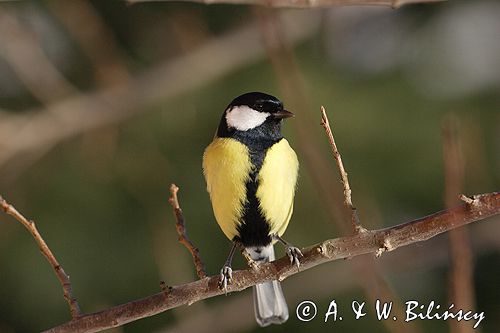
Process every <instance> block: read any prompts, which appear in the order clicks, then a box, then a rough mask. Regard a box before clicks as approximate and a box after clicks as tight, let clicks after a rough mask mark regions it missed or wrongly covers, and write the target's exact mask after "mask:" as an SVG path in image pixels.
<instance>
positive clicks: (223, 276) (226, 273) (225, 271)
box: [219, 242, 239, 294]
mask: <svg viewBox="0 0 500 333" xmlns="http://www.w3.org/2000/svg"><path fill="white" fill-rule="evenodd" d="M237 246H239V243H238V242H233V245H232V246H231V250H230V251H229V255H228V256H227V259H226V262H225V263H224V266H222V269H221V270H220V280H219V288H220V289H223V290H224V292H225V293H226V294H227V285H228V284H230V283H231V280H232V279H233V269H232V268H231V263H232V261H233V256H234V251H235V250H236V247H237Z"/></svg>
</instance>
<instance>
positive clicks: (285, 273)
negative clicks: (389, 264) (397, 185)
mask: <svg viewBox="0 0 500 333" xmlns="http://www.w3.org/2000/svg"><path fill="white" fill-rule="evenodd" d="M473 200H474V201H473V203H472V204H469V203H467V202H463V203H461V204H460V205H459V206H456V207H454V208H453V209H447V210H443V211H441V212H438V213H435V214H433V215H429V216H426V217H423V218H421V219H418V220H414V221H411V222H407V223H404V224H400V225H396V226H393V227H390V228H385V229H379V230H367V231H366V232H362V233H357V234H355V235H352V236H348V237H341V238H336V239H330V240H326V241H324V242H322V243H319V244H316V245H313V246H311V247H309V248H307V249H305V250H304V251H303V253H304V257H303V258H301V261H300V262H301V270H300V272H303V271H305V270H307V269H310V268H312V267H314V266H317V265H319V264H322V263H325V262H329V261H333V260H338V259H343V258H352V257H355V256H359V255H362V254H367V253H375V252H377V251H379V249H381V248H382V252H385V251H393V250H395V249H397V248H398V247H401V246H405V245H409V244H413V243H416V242H421V241H425V240H427V239H429V238H432V237H434V236H436V235H439V234H441V233H443V232H446V231H449V230H451V229H454V228H457V227H460V226H463V225H466V224H468V223H471V222H474V221H478V220H482V219H485V218H487V217H490V216H493V215H497V214H500V192H494V193H487V194H481V195H475V196H474V199H473ZM297 273H298V272H297V269H296V268H295V266H293V265H290V260H289V259H288V257H287V256H285V257H282V258H281V259H279V260H276V261H273V262H270V263H266V264H262V265H260V266H259V269H252V268H248V269H245V270H240V271H235V272H233V283H232V284H230V285H228V288H227V289H228V292H236V291H240V290H244V289H246V288H249V287H251V286H254V285H256V284H258V283H263V282H267V281H272V280H279V281H282V280H284V279H286V278H287V277H289V276H291V275H294V274H297ZM218 282H219V276H218V275H215V276H210V277H206V278H204V279H201V280H198V281H194V282H191V283H187V284H183V285H180V286H176V287H172V289H171V290H170V291H169V293H168V294H167V295H165V292H160V293H158V294H154V295H151V296H149V297H146V298H143V299H140V300H136V301H132V302H129V303H125V304H121V305H118V306H115V307H112V308H109V309H106V310H103V311H101V312H97V313H92V314H87V315H83V316H81V317H79V318H77V319H74V320H72V321H69V322H67V323H65V324H62V325H60V326H57V327H54V328H52V329H49V330H47V331H45V332H46V333H56V332H57V333H62V332H82V333H83V332H99V331H102V330H104V329H109V328H112V327H118V326H121V325H124V324H126V323H129V322H131V321H135V320H138V319H141V318H145V317H149V316H153V315H155V314H158V313H161V312H164V311H166V310H169V309H172V308H176V307H179V306H181V305H190V304H193V303H195V302H198V301H200V300H203V299H206V298H210V297H214V296H218V295H222V294H224V291H223V290H221V289H220V288H219V287H218Z"/></svg>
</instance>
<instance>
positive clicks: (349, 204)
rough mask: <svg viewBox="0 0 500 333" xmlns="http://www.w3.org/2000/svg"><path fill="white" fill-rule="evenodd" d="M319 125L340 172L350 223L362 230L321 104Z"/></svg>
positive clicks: (347, 180)
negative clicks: (326, 137) (349, 213)
mask: <svg viewBox="0 0 500 333" xmlns="http://www.w3.org/2000/svg"><path fill="white" fill-rule="evenodd" d="M321 126H323V128H324V129H325V132H326V135H327V136H328V141H329V142H330V147H331V149H332V153H333V157H334V158H335V162H337V166H338V168H339V172H340V178H341V180H342V185H343V186H344V204H345V205H346V207H347V208H349V209H350V210H351V223H352V227H353V230H354V232H362V231H365V229H364V228H363V227H362V226H361V223H360V222H359V217H358V212H357V210H356V207H354V205H353V204H352V196H351V192H352V191H351V187H350V186H349V178H348V177H347V172H346V171H345V168H344V163H342V157H341V156H340V153H339V150H338V149H337V145H336V144H335V139H334V137H333V133H332V129H331V128H330V122H329V121H328V116H327V115H326V110H325V108H324V107H323V106H321Z"/></svg>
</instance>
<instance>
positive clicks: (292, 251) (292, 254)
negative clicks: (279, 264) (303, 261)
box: [286, 246, 304, 269]
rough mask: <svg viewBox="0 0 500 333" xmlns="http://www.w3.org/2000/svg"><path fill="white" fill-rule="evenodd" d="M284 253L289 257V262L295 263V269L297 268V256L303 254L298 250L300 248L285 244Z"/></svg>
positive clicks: (298, 265)
mask: <svg viewBox="0 0 500 333" xmlns="http://www.w3.org/2000/svg"><path fill="white" fill-rule="evenodd" d="M286 254H287V255H288V258H290V264H292V265H293V264H295V265H296V266H297V269H299V267H300V261H299V258H301V257H303V256H304V255H303V254H302V252H301V251H300V249H299V248H298V247H295V246H287V248H286Z"/></svg>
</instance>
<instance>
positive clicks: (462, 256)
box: [442, 114, 476, 333]
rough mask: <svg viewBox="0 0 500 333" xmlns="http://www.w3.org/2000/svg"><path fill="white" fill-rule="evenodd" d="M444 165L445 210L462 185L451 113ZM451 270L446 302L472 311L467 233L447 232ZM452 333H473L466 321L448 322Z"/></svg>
mask: <svg viewBox="0 0 500 333" xmlns="http://www.w3.org/2000/svg"><path fill="white" fill-rule="evenodd" d="M442 132H443V160H444V161H443V162H444V175H445V198H444V199H445V203H446V207H453V206H454V205H455V204H456V202H457V201H458V200H459V193H460V192H461V191H462V188H463V184H464V170H465V167H464V158H463V155H462V145H461V142H460V134H459V133H460V132H459V123H458V119H457V117H456V116H454V115H453V114H450V115H448V116H447V117H445V121H444V124H443V130H442ZM449 245H450V254H451V267H450V273H449V287H448V288H449V289H448V299H449V301H450V303H454V304H455V305H456V306H457V307H458V308H460V309H471V310H473V309H474V308H475V296H474V281H473V274H474V260H473V254H472V250H471V246H470V239H469V230H467V229H466V228H462V229H457V230H452V231H450V233H449ZM450 328H451V332H456V333H471V332H473V331H476V329H474V328H473V327H471V326H470V325H467V324H465V322H459V321H450Z"/></svg>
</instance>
